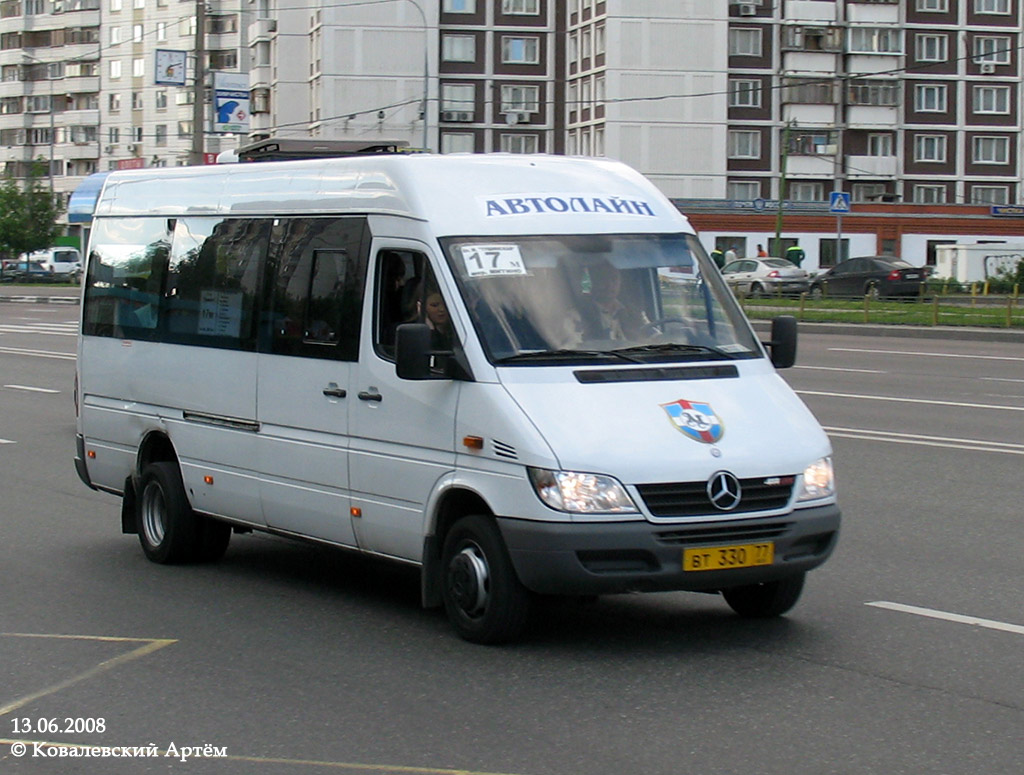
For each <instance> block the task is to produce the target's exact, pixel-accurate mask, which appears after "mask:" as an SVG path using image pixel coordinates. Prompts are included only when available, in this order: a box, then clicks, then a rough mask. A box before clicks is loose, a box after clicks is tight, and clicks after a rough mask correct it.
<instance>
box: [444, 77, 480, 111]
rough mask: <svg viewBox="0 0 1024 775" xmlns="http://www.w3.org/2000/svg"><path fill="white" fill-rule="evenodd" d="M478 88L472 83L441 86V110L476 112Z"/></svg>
mask: <svg viewBox="0 0 1024 775" xmlns="http://www.w3.org/2000/svg"><path fill="white" fill-rule="evenodd" d="M475 108H476V87H475V86H474V85H473V84H471V83H445V84H442V85H441V110H474V109H475Z"/></svg>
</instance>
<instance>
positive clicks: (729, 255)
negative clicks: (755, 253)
mask: <svg viewBox="0 0 1024 775" xmlns="http://www.w3.org/2000/svg"><path fill="white" fill-rule="evenodd" d="M737 258H739V256H738V255H736V246H735V245H733V246H732V247H731V248H729V249H728V250H727V251H725V263H727V264H730V263H732V262H733V261H735V260H736V259H737Z"/></svg>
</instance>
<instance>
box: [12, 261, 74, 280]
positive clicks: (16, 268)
mask: <svg viewBox="0 0 1024 775" xmlns="http://www.w3.org/2000/svg"><path fill="white" fill-rule="evenodd" d="M62 279H64V277H63V276H58V275H57V274H55V273H54V272H51V271H50V270H49V269H47V268H46V267H45V266H43V265H42V263H41V262H39V261H4V262H3V268H2V270H0V282H8V283H10V282H14V283H52V282H56V281H57V280H62Z"/></svg>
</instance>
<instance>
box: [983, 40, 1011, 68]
mask: <svg viewBox="0 0 1024 775" xmlns="http://www.w3.org/2000/svg"><path fill="white" fill-rule="evenodd" d="M1011 48H1012V44H1011V42H1010V39H1009V38H1007V37H982V36H978V37H976V38H975V39H974V61H975V63H979V64H980V63H983V62H984V63H989V64H994V65H1008V64H1009V63H1010V50H1011Z"/></svg>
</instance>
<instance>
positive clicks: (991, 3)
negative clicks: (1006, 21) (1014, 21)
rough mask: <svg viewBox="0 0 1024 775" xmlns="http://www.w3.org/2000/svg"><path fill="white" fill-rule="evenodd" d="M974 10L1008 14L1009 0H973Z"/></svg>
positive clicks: (1002, 14) (976, 11)
mask: <svg viewBox="0 0 1024 775" xmlns="http://www.w3.org/2000/svg"><path fill="white" fill-rule="evenodd" d="M974 12H975V13H994V14H999V15H1001V16H1008V15H1009V13H1010V0H974Z"/></svg>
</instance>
